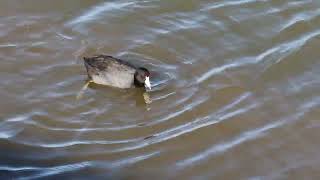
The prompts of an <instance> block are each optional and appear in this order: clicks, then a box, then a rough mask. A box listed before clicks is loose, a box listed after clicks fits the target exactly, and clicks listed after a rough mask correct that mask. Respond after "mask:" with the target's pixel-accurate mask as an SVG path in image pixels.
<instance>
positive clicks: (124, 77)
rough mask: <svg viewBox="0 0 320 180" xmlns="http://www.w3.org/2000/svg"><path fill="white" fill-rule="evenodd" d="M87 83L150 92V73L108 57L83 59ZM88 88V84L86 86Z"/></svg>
mask: <svg viewBox="0 0 320 180" xmlns="http://www.w3.org/2000/svg"><path fill="white" fill-rule="evenodd" d="M83 60H84V65H85V67H86V69H87V74H88V78H89V82H88V83H90V82H94V83H96V84H102V85H108V86H113V87H118V88H131V87H145V88H147V89H149V90H151V83H150V72H149V71H148V69H146V68H144V67H135V66H134V65H132V64H130V63H129V62H127V61H124V60H121V59H118V58H115V57H113V56H108V55H98V56H93V57H84V58H83ZM87 86H88V84H87Z"/></svg>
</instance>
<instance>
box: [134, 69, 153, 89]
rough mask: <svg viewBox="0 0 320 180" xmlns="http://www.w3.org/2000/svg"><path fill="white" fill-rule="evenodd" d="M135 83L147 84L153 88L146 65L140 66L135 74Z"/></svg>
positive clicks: (146, 85) (139, 85)
mask: <svg viewBox="0 0 320 180" xmlns="http://www.w3.org/2000/svg"><path fill="white" fill-rule="evenodd" d="M134 84H135V85H136V86H138V87H142V86H145V87H146V88H148V89H151V84H150V72H149V71H148V69H146V68H144V67H140V68H138V69H137V71H136V72H135V74H134Z"/></svg>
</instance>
